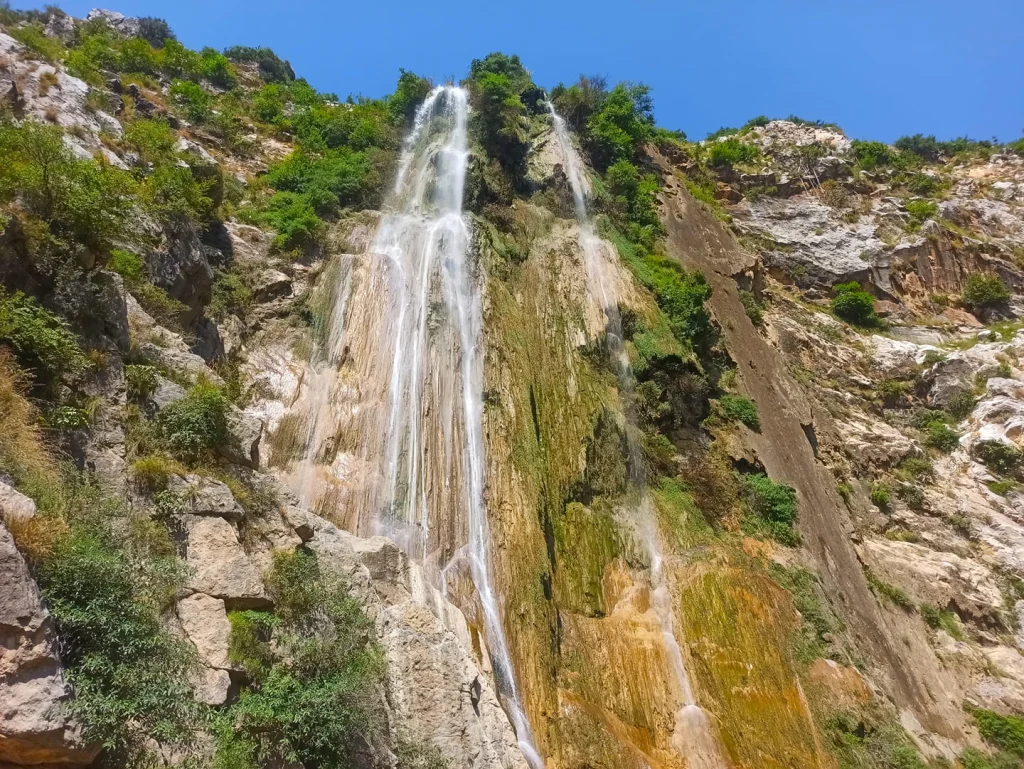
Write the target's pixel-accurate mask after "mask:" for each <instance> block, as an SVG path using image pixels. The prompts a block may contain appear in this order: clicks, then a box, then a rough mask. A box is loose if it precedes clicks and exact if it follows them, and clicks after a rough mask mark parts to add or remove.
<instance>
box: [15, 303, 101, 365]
mask: <svg viewBox="0 0 1024 769" xmlns="http://www.w3.org/2000/svg"><path fill="white" fill-rule="evenodd" d="M0 343H3V344H7V345H9V346H10V347H11V348H13V350H14V352H15V355H17V358H18V361H19V363H20V364H21V365H22V366H23V367H24V368H27V369H29V370H32V371H36V372H37V373H39V374H42V375H43V376H44V377H46V378H48V379H50V380H56V379H59V378H61V377H62V376H64V375H69V376H74V375H76V374H80V373H82V372H83V371H85V370H86V369H87V368H88V367H89V365H90V364H89V359H88V358H87V357H86V355H85V353H84V352H83V351H82V348H81V347H80V346H79V344H78V339H77V338H76V337H75V335H74V334H73V333H72V332H71V329H70V328H69V327H68V325H67V323H65V322H64V321H63V320H62V319H61V318H58V317H57V316H56V315H54V314H53V313H51V312H49V311H47V310H45V309H43V308H42V307H40V306H39V305H38V304H37V303H36V301H35V300H34V299H32V298H31V297H28V296H25V295H24V294H22V293H21V292H18V293H15V294H10V295H8V294H6V293H5V292H4V291H3V289H2V288H0Z"/></svg>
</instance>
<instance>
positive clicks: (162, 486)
mask: <svg viewBox="0 0 1024 769" xmlns="http://www.w3.org/2000/svg"><path fill="white" fill-rule="evenodd" d="M186 472H187V470H186V469H185V468H184V467H182V465H181V464H180V463H179V462H177V461H175V460H173V459H171V458H170V457H168V456H166V455H165V454H149V455H147V456H144V457H139V458H138V459H136V460H135V461H134V462H132V468H131V474H132V482H133V483H134V484H135V485H136V486H137V487H138V488H139V489H141V490H142V491H145V492H146V493H148V494H156V493H157V492H161V491H165V490H166V489H167V484H168V483H169V482H170V480H171V476H172V475H185V473H186Z"/></svg>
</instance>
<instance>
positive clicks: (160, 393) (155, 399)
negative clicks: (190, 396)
mask: <svg viewBox="0 0 1024 769" xmlns="http://www.w3.org/2000/svg"><path fill="white" fill-rule="evenodd" d="M184 397H185V388H184V387H182V386H181V385H180V384H178V383H177V382H172V381H171V380H170V379H168V378H167V377H165V376H161V375H160V374H157V375H156V389H155V390H154V391H153V394H152V395H150V396H149V400H150V402H151V403H152V404H153V405H154V406H156V407H157V408H158V409H162V408H164V407H166V406H170V405H171V404H172V403H174V402H175V401H180V400H181V399H182V398H184Z"/></svg>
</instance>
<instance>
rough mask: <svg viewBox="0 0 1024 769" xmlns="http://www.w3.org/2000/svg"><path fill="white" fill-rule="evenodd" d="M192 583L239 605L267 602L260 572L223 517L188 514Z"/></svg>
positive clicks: (188, 557) (196, 587) (215, 595)
mask: <svg viewBox="0 0 1024 769" xmlns="http://www.w3.org/2000/svg"><path fill="white" fill-rule="evenodd" d="M185 526H186V531H187V543H186V558H187V559H188V565H189V567H190V568H191V569H192V579H191V582H190V587H191V588H192V589H193V590H195V591H196V592H199V593H206V594H207V595H210V596H214V597H216V598H222V599H224V600H226V601H228V602H230V603H233V604H234V605H236V606H247V605H254V606H259V605H266V604H267V603H268V601H267V597H266V594H265V593H264V592H263V582H262V580H261V579H260V575H259V573H258V572H257V570H256V569H255V567H254V566H253V564H252V562H251V561H250V560H249V556H248V555H246V553H245V551H244V550H243V549H242V545H241V543H240V542H239V541H238V534H237V533H236V532H235V529H234V527H233V526H232V525H231V524H230V523H228V522H227V521H226V520H224V519H223V518H212V517H203V516H195V515H190V516H186V517H185Z"/></svg>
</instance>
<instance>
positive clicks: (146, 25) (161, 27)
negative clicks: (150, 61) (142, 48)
mask: <svg viewBox="0 0 1024 769" xmlns="http://www.w3.org/2000/svg"><path fill="white" fill-rule="evenodd" d="M139 37H141V38H142V39H143V40H145V41H146V42H147V43H149V44H150V45H151V46H153V47H154V48H163V47H164V43H165V42H166V41H168V40H174V39H175V37H174V32H173V31H171V25H170V24H168V23H167V22H166V21H164V20H163V19H158V18H155V17H153V16H143V17H142V18H141V19H139Z"/></svg>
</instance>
